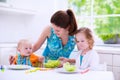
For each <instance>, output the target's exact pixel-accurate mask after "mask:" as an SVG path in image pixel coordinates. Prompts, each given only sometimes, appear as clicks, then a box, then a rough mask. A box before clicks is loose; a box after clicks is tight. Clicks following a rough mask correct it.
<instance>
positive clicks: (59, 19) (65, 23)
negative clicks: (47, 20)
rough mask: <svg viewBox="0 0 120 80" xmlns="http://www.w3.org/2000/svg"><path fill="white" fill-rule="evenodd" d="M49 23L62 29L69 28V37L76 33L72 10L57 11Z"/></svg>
mask: <svg viewBox="0 0 120 80" xmlns="http://www.w3.org/2000/svg"><path fill="white" fill-rule="evenodd" d="M51 23H54V24H55V25H57V26H59V27H61V28H64V29H66V28H68V27H69V35H74V34H75V33H76V31H77V23H76V19H75V16H74V14H73V12H72V10H70V9H68V10H67V11H62V10H60V11H57V12H56V13H55V14H53V16H52V17H51Z"/></svg>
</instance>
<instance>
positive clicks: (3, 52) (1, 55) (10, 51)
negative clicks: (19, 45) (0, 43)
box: [0, 48, 16, 65]
mask: <svg viewBox="0 0 120 80" xmlns="http://www.w3.org/2000/svg"><path fill="white" fill-rule="evenodd" d="M15 54H16V49H15V48H1V49H0V64H2V65H9V56H10V55H15Z"/></svg>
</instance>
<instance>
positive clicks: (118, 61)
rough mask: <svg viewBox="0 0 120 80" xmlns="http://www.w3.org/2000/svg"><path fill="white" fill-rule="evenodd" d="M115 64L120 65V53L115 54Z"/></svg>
mask: <svg viewBox="0 0 120 80" xmlns="http://www.w3.org/2000/svg"><path fill="white" fill-rule="evenodd" d="M113 66H116V67H120V55H113Z"/></svg>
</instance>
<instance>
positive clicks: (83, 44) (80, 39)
mask: <svg viewBox="0 0 120 80" xmlns="http://www.w3.org/2000/svg"><path fill="white" fill-rule="evenodd" d="M75 36H76V43H77V47H78V50H85V49H87V48H89V44H88V41H87V39H86V36H85V34H84V33H77V34H76V35H75Z"/></svg>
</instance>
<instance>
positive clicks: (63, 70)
mask: <svg viewBox="0 0 120 80" xmlns="http://www.w3.org/2000/svg"><path fill="white" fill-rule="evenodd" d="M56 72H59V73H65V74H73V73H78V72H79V70H78V69H76V70H75V71H73V72H69V71H66V70H65V69H64V68H57V69H56Z"/></svg>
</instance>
